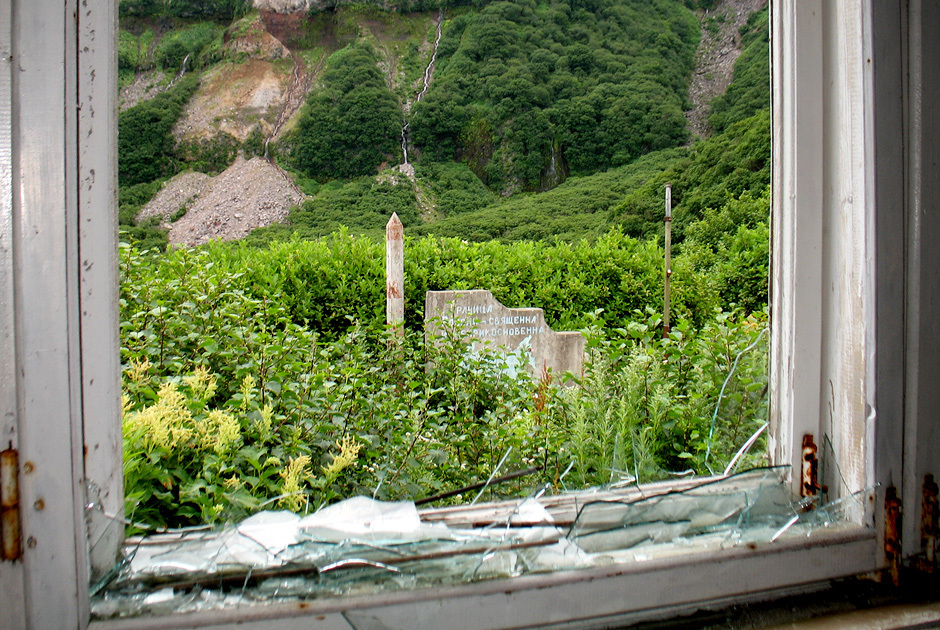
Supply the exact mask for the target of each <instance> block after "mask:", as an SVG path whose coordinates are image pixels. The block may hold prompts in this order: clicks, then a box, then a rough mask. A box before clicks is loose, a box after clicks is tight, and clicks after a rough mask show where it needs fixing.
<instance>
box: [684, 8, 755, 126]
mask: <svg viewBox="0 0 940 630" xmlns="http://www.w3.org/2000/svg"><path fill="white" fill-rule="evenodd" d="M765 6H767V0H719V2H718V3H717V4H716V5H715V7H714V8H713V9H711V10H710V11H706V12H705V13H704V14H703V15H702V38H701V40H700V42H699V45H698V50H697V51H696V53H695V70H694V71H693V72H692V83H691V85H690V86H689V100H691V101H692V109H690V110H689V111H687V112H686V118H687V119H688V121H689V131H691V133H692V135H693V136H695V137H700V138H701V137H704V136H707V135H709V133H710V132H711V129H710V128H709V126H708V115H709V113H710V112H711V103H712V101H713V100H715V98H716V97H718V96H721V95H722V94H724V93H725V90H727V89H728V86H729V85H731V78H732V74H733V72H734V62H735V61H737V59H738V57H739V56H740V54H741V34H740V29H741V27H742V26H744V24H745V23H746V22H747V18H748V16H749V15H750V14H751V13H753V12H754V11H759V10H760V9H763V8H764V7H765Z"/></svg>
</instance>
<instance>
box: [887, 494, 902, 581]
mask: <svg viewBox="0 0 940 630" xmlns="http://www.w3.org/2000/svg"><path fill="white" fill-rule="evenodd" d="M885 560H887V562H888V575H889V576H890V577H891V583H892V584H894V585H895V586H898V585H899V584H900V583H901V500H900V499H899V498H898V491H897V489H895V487H894V486H888V487H887V488H885Z"/></svg>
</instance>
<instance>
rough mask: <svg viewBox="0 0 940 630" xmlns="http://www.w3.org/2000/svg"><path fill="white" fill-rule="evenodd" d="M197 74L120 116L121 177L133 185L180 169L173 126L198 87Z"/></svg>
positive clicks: (119, 172) (119, 154)
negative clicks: (178, 167)
mask: <svg viewBox="0 0 940 630" xmlns="http://www.w3.org/2000/svg"><path fill="white" fill-rule="evenodd" d="M197 84H198V79H197V77H196V76H194V75H188V76H185V77H183V79H182V80H180V81H179V82H178V83H177V84H176V85H175V86H173V88H172V89H170V90H167V91H166V92H163V93H161V94H158V95H157V96H155V97H154V98H152V99H150V100H148V101H143V102H141V103H138V104H137V105H135V106H134V107H130V108H128V109H126V110H124V111H123V112H121V113H120V115H119V116H118V180H119V182H120V184H121V186H133V185H134V184H141V183H144V182H152V181H153V180H155V179H158V178H161V177H166V176H168V175H171V174H173V173H174V172H175V171H176V169H177V155H176V148H175V142H174V140H173V135H172V133H170V132H171V130H172V129H173V125H174V124H175V123H176V121H177V119H178V118H179V117H180V114H181V113H182V111H183V107H184V106H185V104H186V102H187V101H188V100H189V98H190V97H191V96H192V94H193V92H195V90H196V86H197Z"/></svg>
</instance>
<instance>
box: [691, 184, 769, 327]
mask: <svg viewBox="0 0 940 630" xmlns="http://www.w3.org/2000/svg"><path fill="white" fill-rule="evenodd" d="M769 214H770V187H769V186H768V187H767V188H766V189H765V190H764V192H763V194H761V195H759V196H758V195H755V194H753V193H750V192H746V193H744V194H743V195H741V197H740V198H739V199H734V200H731V201H729V202H728V203H726V204H725V205H724V206H722V207H721V208H719V209H717V210H716V209H711V208H709V209H707V210H706V211H705V216H704V217H703V218H702V219H701V220H700V221H697V222H695V223H692V224H691V225H690V226H689V229H688V231H687V238H686V241H685V243H684V244H683V250H682V251H683V255H684V258H685V260H687V261H688V262H689V263H690V264H692V265H694V266H695V268H697V269H699V270H700V271H701V272H703V274H704V276H705V278H706V279H707V281H708V282H709V283H710V284H711V286H712V288H713V290H715V291H716V292H717V293H718V295H719V297H720V300H721V303H722V304H737V305H738V306H740V307H742V308H743V309H744V310H745V311H746V312H753V311H757V310H760V309H761V308H763V306H764V305H766V304H767V291H768V285H767V270H768V266H769V263H770V260H769V254H770V234H769V229H768V225H767V217H768V216H769Z"/></svg>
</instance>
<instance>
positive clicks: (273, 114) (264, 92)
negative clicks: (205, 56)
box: [173, 59, 293, 141]
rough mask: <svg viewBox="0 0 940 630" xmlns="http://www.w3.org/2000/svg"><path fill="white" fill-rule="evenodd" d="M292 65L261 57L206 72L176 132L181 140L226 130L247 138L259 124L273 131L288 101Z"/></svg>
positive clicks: (177, 124)
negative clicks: (265, 59)
mask: <svg viewBox="0 0 940 630" xmlns="http://www.w3.org/2000/svg"><path fill="white" fill-rule="evenodd" d="M292 66H293V64H292V63H291V62H290V61H287V60H285V61H280V62H277V63H274V62H271V61H264V60H261V59H249V60H248V61H246V62H245V63H240V64H231V63H223V64H219V65H217V66H215V67H214V68H212V69H211V70H209V71H208V72H207V73H206V74H205V75H203V78H202V85H201V87H200V89H199V90H198V91H197V92H196V94H195V96H193V98H192V99H191V100H190V101H189V104H188V105H187V106H186V110H185V111H184V113H183V115H182V116H181V117H180V120H179V121H178V122H177V123H176V126H175V127H174V128H173V135H174V136H175V137H176V139H177V140H181V139H194V138H208V137H212V136H215V135H216V134H218V133H220V132H224V133H228V134H231V135H232V136H234V137H235V138H237V139H238V140H240V141H243V140H245V138H247V137H248V134H250V133H251V131H252V130H253V129H254V128H255V127H256V126H258V125H260V126H261V128H262V132H263V133H264V135H265V136H267V135H269V134H270V133H271V131H272V130H273V129H274V125H275V123H276V122H277V118H278V115H279V114H280V112H281V110H282V109H283V108H284V104H285V103H286V101H287V95H288V92H289V90H290V85H291V74H292V72H291V71H292Z"/></svg>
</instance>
